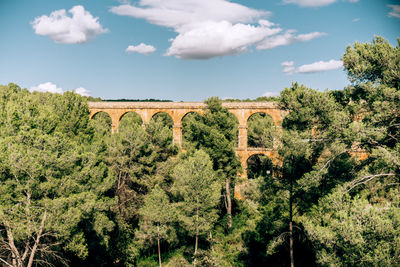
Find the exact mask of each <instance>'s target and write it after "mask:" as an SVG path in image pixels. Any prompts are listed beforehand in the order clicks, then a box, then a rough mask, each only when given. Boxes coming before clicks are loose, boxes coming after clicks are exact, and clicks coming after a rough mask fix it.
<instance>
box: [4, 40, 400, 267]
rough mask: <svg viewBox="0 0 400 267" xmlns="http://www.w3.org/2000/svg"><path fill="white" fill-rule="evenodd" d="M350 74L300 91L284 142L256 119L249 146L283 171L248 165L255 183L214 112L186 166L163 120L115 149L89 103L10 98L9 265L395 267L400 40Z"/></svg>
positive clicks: (221, 112)
mask: <svg viewBox="0 0 400 267" xmlns="http://www.w3.org/2000/svg"><path fill="white" fill-rule="evenodd" d="M342 60H343V62H344V67H345V70H346V71H347V73H348V77H349V79H350V81H351V85H350V86H348V87H346V88H344V90H341V91H325V92H320V91H316V90H313V89H310V88H307V87H305V86H303V85H299V84H297V83H294V84H293V85H292V86H291V87H290V88H286V89H284V90H283V91H282V92H281V95H280V97H278V98H277V99H276V101H277V103H278V104H279V106H280V107H281V108H282V109H283V110H285V111H287V116H286V117H285V119H284V120H283V122H282V128H280V129H275V127H274V125H273V123H272V120H271V118H270V117H268V116H267V115H262V114H260V115H256V116H253V117H252V118H250V120H249V140H248V142H249V146H252V147H270V148H276V149H277V150H278V152H279V156H280V160H279V161H272V160H271V159H269V158H267V157H265V156H260V157H256V158H252V159H250V160H249V169H248V172H249V178H250V179H249V180H243V178H240V177H238V173H240V172H241V171H243V170H241V166H240V163H239V159H238V158H237V157H236V155H235V146H236V145H237V144H236V143H237V124H238V122H237V120H236V118H235V117H234V116H233V115H232V114H230V113H229V112H228V110H227V109H225V108H223V107H222V105H221V101H220V100H219V99H218V98H210V99H208V100H207V101H206V104H207V108H206V109H205V112H204V115H203V116H200V115H198V114H195V113H193V114H188V115H187V116H186V117H185V118H184V120H183V127H184V128H183V137H184V147H185V150H184V151H181V150H180V149H179V148H178V147H176V146H175V145H173V143H172V123H171V118H169V117H168V116H165V114H162V113H160V114H158V115H157V116H155V117H153V119H152V120H151V121H150V123H148V124H146V125H143V124H142V120H141V119H140V117H138V115H137V114H136V115H135V114H134V113H128V114H127V115H125V116H124V117H123V118H122V119H121V123H120V126H119V131H118V133H115V134H111V130H110V129H111V120H110V118H109V117H108V116H107V115H106V114H104V113H98V114H97V115H95V117H94V118H93V120H89V110H88V106H87V98H84V97H81V96H79V95H77V94H75V93H72V92H66V93H64V94H63V95H60V94H51V93H38V92H35V93H30V92H29V91H28V90H26V89H21V88H19V87H18V86H17V85H15V84H9V85H8V86H1V87H0V262H1V263H0V265H2V266H44V265H54V266H59V265H70V266H157V265H160V266H161V264H162V265H164V266H190V265H196V266H290V265H291V266H294V265H296V266H399V265H400V41H399V45H398V46H397V47H392V46H391V45H390V44H389V43H388V42H387V41H385V40H384V39H382V38H379V37H378V38H375V39H374V40H373V42H372V43H365V44H361V43H355V44H354V45H353V46H349V47H348V48H347V49H346V52H345V54H344V56H343V58H342ZM357 151H362V153H360V152H357ZM239 184H242V186H241V193H242V195H243V197H244V198H243V199H242V200H238V199H235V198H233V192H234V187H235V185H239Z"/></svg>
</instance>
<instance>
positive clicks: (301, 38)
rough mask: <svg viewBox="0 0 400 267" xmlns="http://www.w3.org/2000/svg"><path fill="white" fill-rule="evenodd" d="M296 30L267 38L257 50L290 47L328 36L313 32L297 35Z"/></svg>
mask: <svg viewBox="0 0 400 267" xmlns="http://www.w3.org/2000/svg"><path fill="white" fill-rule="evenodd" d="M295 32H296V31H295V30H288V31H286V32H285V33H284V34H280V35H275V36H271V37H268V38H265V39H264V40H263V41H262V42H260V43H259V44H258V45H257V49H259V50H263V49H272V48H275V47H278V46H283V45H290V44H293V43H297V42H306V41H310V40H312V39H314V38H317V37H321V36H324V35H326V33H324V32H312V33H307V34H299V35H295V34H294V33H295Z"/></svg>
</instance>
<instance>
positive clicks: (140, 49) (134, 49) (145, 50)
mask: <svg viewBox="0 0 400 267" xmlns="http://www.w3.org/2000/svg"><path fill="white" fill-rule="evenodd" d="M125 51H126V52H130V53H139V54H144V55H149V54H151V53H153V52H154V51H156V48H155V47H154V46H152V45H147V44H144V43H140V44H139V45H137V46H134V45H130V46H128V48H127V49H126V50H125Z"/></svg>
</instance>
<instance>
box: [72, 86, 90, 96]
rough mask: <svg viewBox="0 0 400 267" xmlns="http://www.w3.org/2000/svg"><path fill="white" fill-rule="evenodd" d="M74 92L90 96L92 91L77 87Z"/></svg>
mask: <svg viewBox="0 0 400 267" xmlns="http://www.w3.org/2000/svg"><path fill="white" fill-rule="evenodd" d="M74 92H75V93H77V94H80V95H81V96H89V95H90V91H89V90H87V89H85V88H83V87H79V88H76V89H75V90H74Z"/></svg>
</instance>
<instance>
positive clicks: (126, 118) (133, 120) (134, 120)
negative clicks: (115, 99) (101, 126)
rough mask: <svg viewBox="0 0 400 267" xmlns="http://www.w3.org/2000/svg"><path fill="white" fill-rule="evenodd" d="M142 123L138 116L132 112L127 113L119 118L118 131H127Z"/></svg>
mask: <svg viewBox="0 0 400 267" xmlns="http://www.w3.org/2000/svg"><path fill="white" fill-rule="evenodd" d="M142 123H143V120H142V118H141V117H140V115H139V114H137V113H136V112H133V111H129V112H126V113H124V114H123V115H122V116H121V118H120V120H119V125H118V131H120V132H121V131H129V130H132V129H133V128H135V127H137V126H138V125H142Z"/></svg>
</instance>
